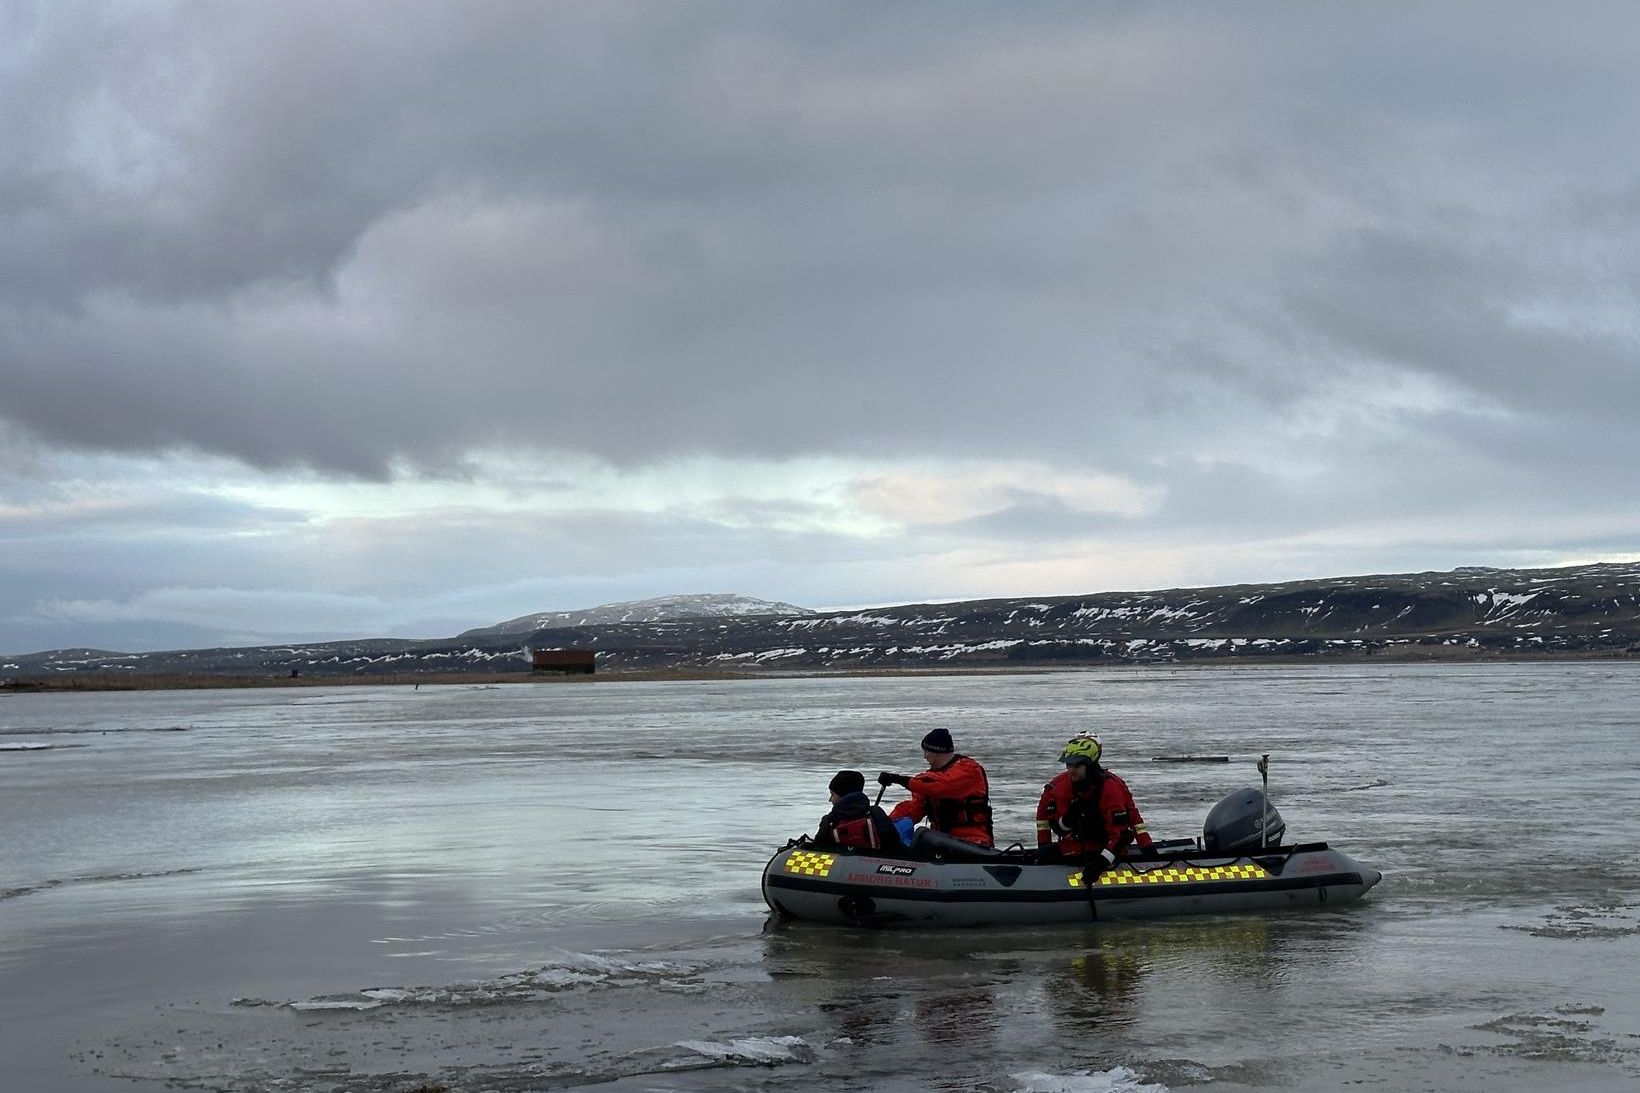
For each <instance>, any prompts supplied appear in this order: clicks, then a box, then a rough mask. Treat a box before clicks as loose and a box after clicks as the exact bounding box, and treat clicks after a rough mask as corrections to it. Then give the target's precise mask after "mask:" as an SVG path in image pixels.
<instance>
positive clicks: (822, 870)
mask: <svg viewBox="0 0 1640 1093" xmlns="http://www.w3.org/2000/svg"><path fill="white" fill-rule="evenodd" d="M836 860H837V855H836V854H819V853H816V852H815V851H813V850H794V851H792V856H791V857H789V858H787V859H786V872H788V873H801V874H802V875H803V876H805V877H824V876H827V875H828V874H830V873H831V864H832V862H834V861H836Z"/></svg>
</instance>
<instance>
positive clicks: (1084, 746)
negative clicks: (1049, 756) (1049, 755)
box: [1059, 732, 1102, 763]
mask: <svg viewBox="0 0 1640 1093" xmlns="http://www.w3.org/2000/svg"><path fill="white" fill-rule="evenodd" d="M1101 750H1102V749H1101V748H1100V747H1099V738H1098V737H1097V736H1095V735H1093V734H1092V733H1091V732H1083V733H1077V734H1076V737H1075V739H1073V740H1071V742H1070V743H1068V744H1066V745H1065V750H1064V751H1062V752H1060V753H1059V761H1060V762H1061V763H1097V762H1099V752H1100V751H1101Z"/></svg>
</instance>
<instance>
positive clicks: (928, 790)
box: [877, 728, 993, 846]
mask: <svg viewBox="0 0 1640 1093" xmlns="http://www.w3.org/2000/svg"><path fill="white" fill-rule="evenodd" d="M922 753H923V762H925V763H927V764H928V769H927V770H925V771H923V772H922V773H921V774H913V775H910V776H909V777H908V776H906V775H904V774H895V773H894V772H893V771H887V770H885V771H882V772H880V773H879V774H878V775H877V781H878V783H879V784H880V785H885V786H893V785H900V786H904V787H906V788H907V789H909V790H910V791H911V799H910V800H906V801H901V802H900V803H899V804H897V805H895V806H894V811H893V812H890V813H889V818H890V819H894V820H899V819H903V818H906V817H909V818H910V819H911V820H913V821H916V820H921V819H924V818H926V819H927V820H928V826H929V827H931V828H933V829H934V830H935V831H941V832H944V833H945V834H947V835H951V836H953V837H955V838H958V839H962V840H964V841H966V842H971V843H976V844H978V845H980V846H990V845H992V842H993V839H992V832H991V784H990V781H989V780H988V779H987V778H986V776H985V768H984V767H982V766H980V765H979V764H978V763H976V762H975V761H974V760H972V759H970V758H968V756H966V755H958V754H957V749H956V745H955V743H954V742H953V741H952V739H951V731H950V730H949V729H944V728H940V729H933V730H931V731H930V732H929V733H928V735H927V736H924V737H923V738H922Z"/></svg>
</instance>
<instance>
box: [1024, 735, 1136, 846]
mask: <svg viewBox="0 0 1640 1093" xmlns="http://www.w3.org/2000/svg"><path fill="white" fill-rule="evenodd" d="M1102 750H1103V749H1102V748H1101V747H1100V746H1099V740H1098V738H1096V737H1094V736H1092V735H1090V734H1089V733H1082V734H1081V735H1080V736H1078V737H1076V739H1074V740H1072V741H1070V742H1069V743H1068V744H1066V745H1065V750H1064V751H1063V752H1061V753H1060V756H1059V761H1060V762H1061V763H1064V764H1065V771H1064V773H1063V774H1058V775H1055V776H1054V780H1053V781H1051V782H1049V783H1048V784H1047V785H1045V786H1043V787H1042V799H1041V800H1040V801H1038V802H1037V805H1036V845H1037V852H1038V856H1039V858H1040V859H1041V860H1053V859H1055V858H1059V859H1062V860H1065V861H1073V862H1074V861H1080V862H1082V863H1084V865H1085V866H1086V868H1087V872H1088V873H1089V874H1090V876H1091V877H1097V876H1098V875H1099V874H1100V873H1103V872H1104V871H1105V870H1106V869H1109V868H1110V867H1111V866H1113V865H1115V864H1116V859H1117V858H1118V857H1120V856H1121V855H1122V854H1124V853H1126V851H1127V849H1128V848H1129V847H1130V846H1133V845H1135V844H1137V845H1138V846H1142V847H1148V846H1149V845H1150V844H1151V838H1150V831H1149V829H1147V828H1146V827H1145V818H1144V817H1143V816H1141V815H1140V814H1139V806H1138V805H1136V804H1134V803H1133V794H1132V793H1130V792H1129V791H1128V787H1127V783H1126V782H1124V781H1122V779H1120V778H1118V777H1117V776H1116V775H1115V774H1113V773H1112V772H1110V771H1108V770H1106V769H1104V768H1103V767H1101V766H1100V765H1099V755H1100V752H1101V751H1102ZM1055 836H1058V837H1059V845H1058V846H1054V845H1052V843H1053V839H1054V837H1055Z"/></svg>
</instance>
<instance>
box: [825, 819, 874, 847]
mask: <svg viewBox="0 0 1640 1093" xmlns="http://www.w3.org/2000/svg"><path fill="white" fill-rule="evenodd" d="M831 837H832V839H834V840H835V841H836V842H837V844H838V845H839V846H853V847H857V848H859V849H862V850H881V849H882V842H881V841H880V840H879V839H878V838H877V825H876V824H874V823H872V822H871V815H870V814H869V813H868V814H867V815H864V816H861V817H860V818H859V819H858V820H842V821H840V822H838V823H836V824H833V825H832V829H831Z"/></svg>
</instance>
